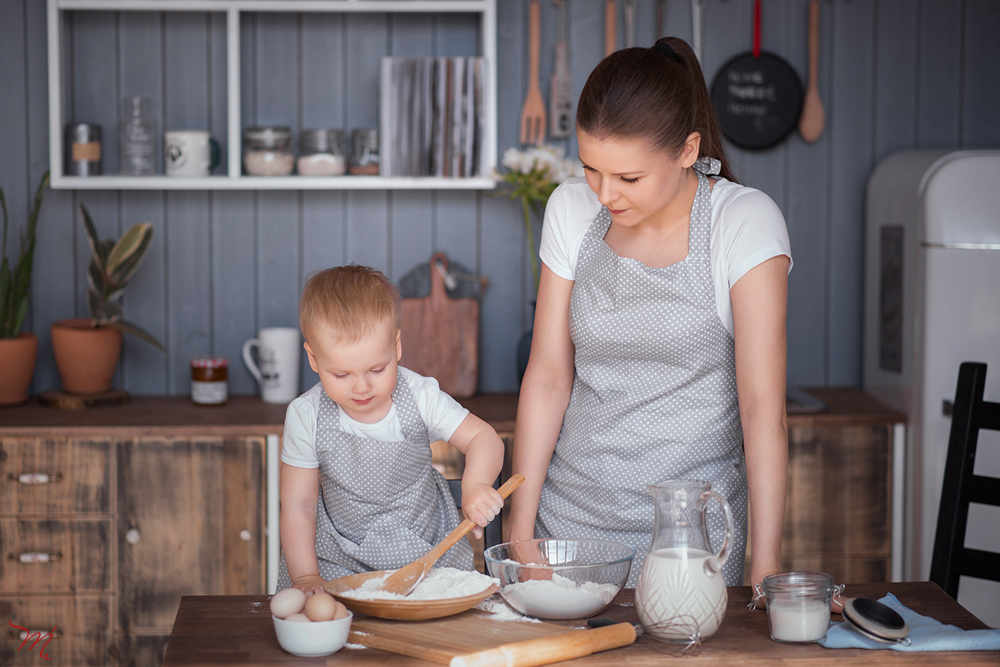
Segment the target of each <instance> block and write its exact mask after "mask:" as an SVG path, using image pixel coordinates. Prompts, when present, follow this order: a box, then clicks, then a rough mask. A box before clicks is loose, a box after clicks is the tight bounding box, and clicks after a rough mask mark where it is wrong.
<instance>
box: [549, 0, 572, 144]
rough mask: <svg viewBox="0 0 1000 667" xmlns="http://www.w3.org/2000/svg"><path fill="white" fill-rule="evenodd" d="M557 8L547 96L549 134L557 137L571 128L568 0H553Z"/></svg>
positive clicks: (564, 135)
mask: <svg viewBox="0 0 1000 667" xmlns="http://www.w3.org/2000/svg"><path fill="white" fill-rule="evenodd" d="M555 3H556V6H557V7H558V8H559V41H558V42H556V63H555V67H554V68H553V71H552V90H551V91H550V95H551V97H549V119H550V120H551V122H552V125H551V127H550V128H549V134H550V135H552V136H553V137H555V138H557V139H562V138H565V137H568V136H569V135H570V131H571V130H572V129H573V77H572V76H571V75H570V73H569V47H568V39H569V37H568V36H569V28H568V25H567V19H566V5H567V4H569V0H555Z"/></svg>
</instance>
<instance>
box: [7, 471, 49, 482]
mask: <svg viewBox="0 0 1000 667" xmlns="http://www.w3.org/2000/svg"><path fill="white" fill-rule="evenodd" d="M7 481H8V482H20V483H21V484H49V483H52V482H61V481H62V473H61V472H57V473H56V474H54V475H48V474H46V473H44V472H25V473H21V474H20V475H14V474H8V475H7Z"/></svg>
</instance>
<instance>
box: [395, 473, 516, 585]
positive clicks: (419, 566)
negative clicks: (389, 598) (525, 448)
mask: <svg viewBox="0 0 1000 667" xmlns="http://www.w3.org/2000/svg"><path fill="white" fill-rule="evenodd" d="M523 481H524V475H521V474H520V473H518V474H516V475H514V476H512V477H511V478H510V479H508V480H507V481H506V482H505V483H504V485H503V486H501V487H500V488H499V489H497V491H498V492H499V493H500V497H501V498H504V499H506V498H507V496H509V495H510V494H511V493H512V492H513V491H514V489H516V488H517V487H518V486H520V485H521V482H523ZM475 525H476V524H475V523H473V522H472V521H471V520H470V519H466V520H465V521H463V522H462V523H460V524H458V528H456V529H455V530H453V531H451V532H450V533H448V536H447V537H445V538H444V539H443V540H441V541H440V542H438V543H437V546H435V547H434V548H433V549H431V550H430V551H428V552H427V554H426V555H425V556H422V557H421V558H418V559H417V560H415V561H413V562H412V563H410V564H409V565H404V566H403V567H401V568H399V569H398V570H396V571H395V572H393V573H392V574H390V575H389V576H388V577H386V578H385V581H383V582H382V585H381V586H379V587H378V589H377V590H380V591H386V592H387V593H396V594H398V595H409V594H410V593H412V592H413V589H414V588H416V587H417V584H419V583H420V582H421V581H423V580H424V577H426V576H427V573H428V572H430V570H431V568H432V567H433V566H434V563H436V562H438V559H439V558H441V556H443V555H444V554H445V552H446V551H448V549H451V548H452V547H453V546H455V545H456V544H457V543H458V541H459V540H460V539H462V538H463V537H465V534H466V533H468V532H469V531H470V530H472V529H473V528H474V527H475Z"/></svg>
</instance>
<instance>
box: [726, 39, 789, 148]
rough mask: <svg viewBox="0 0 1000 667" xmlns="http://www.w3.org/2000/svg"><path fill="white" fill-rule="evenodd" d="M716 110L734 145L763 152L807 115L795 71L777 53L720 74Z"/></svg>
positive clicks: (747, 56)
mask: <svg viewBox="0 0 1000 667" xmlns="http://www.w3.org/2000/svg"><path fill="white" fill-rule="evenodd" d="M712 106H714V107H715V114H716V116H718V118H719V124H720V125H722V132H723V133H724V134H725V135H726V137H727V138H728V139H729V140H730V141H731V142H733V143H734V144H736V145H737V146H739V147H740V148H746V149H749V150H763V149H765V148H770V147H771V146H774V145H775V144H777V143H778V142H780V141H781V140H783V139H784V138H785V137H787V136H788V135H789V133H791V131H792V130H793V129H795V126H796V124H797V123H798V122H799V114H800V113H801V112H802V83H801V82H800V81H799V75H798V74H796V73H795V70H794V69H793V68H792V66H791V65H789V64H788V63H787V62H786V61H785V60H784V59H782V58H780V57H778V56H776V55H774V54H773V53H768V52H767V51H761V52H760V56H759V57H754V55H753V53H744V54H741V55H738V56H736V57H735V58H733V59H732V60H730V61H729V62H727V63H726V64H725V65H723V66H722V68H721V69H720V70H719V72H718V74H716V75H715V80H714V81H712Z"/></svg>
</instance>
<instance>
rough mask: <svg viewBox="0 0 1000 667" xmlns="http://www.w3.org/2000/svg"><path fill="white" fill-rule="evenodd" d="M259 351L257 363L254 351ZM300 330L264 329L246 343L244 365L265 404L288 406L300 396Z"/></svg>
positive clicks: (244, 346) (288, 328)
mask: <svg viewBox="0 0 1000 667" xmlns="http://www.w3.org/2000/svg"><path fill="white" fill-rule="evenodd" d="M255 347H256V348H257V363H254V360H253V354H252V350H253V348H255ZM301 349H302V346H301V341H300V339H299V330H298V329H293V328H291V327H271V328H268V329H261V330H260V333H258V334H257V337H256V338H251V339H250V340H248V341H247V342H246V343H244V344H243V362H244V363H245V364H246V365H247V368H248V369H249V370H250V373H251V374H252V375H253V376H254V377H255V378H257V384H259V385H260V397H261V398H262V399H264V402H265V403H288V402H289V401H291V400H292V399H294V398H295V397H296V396H298V395H299V352H300V351H301Z"/></svg>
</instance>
